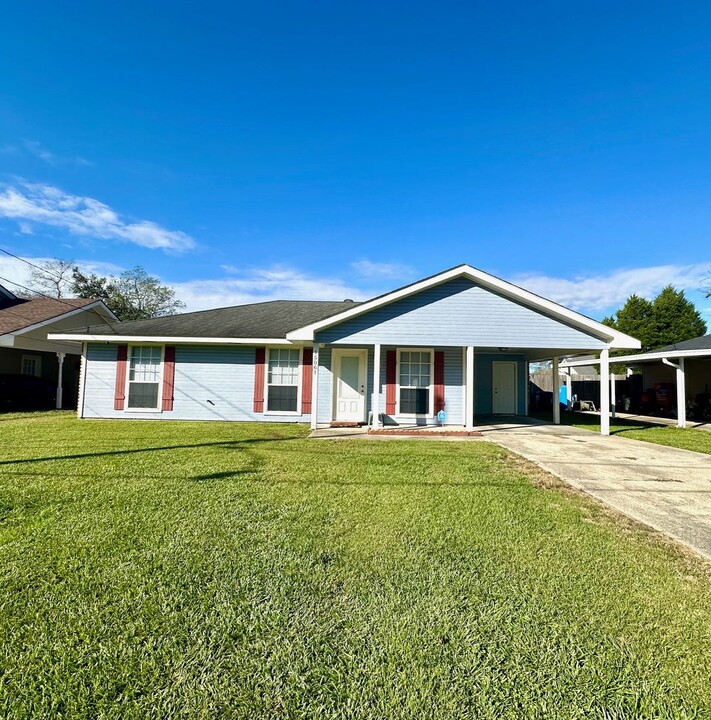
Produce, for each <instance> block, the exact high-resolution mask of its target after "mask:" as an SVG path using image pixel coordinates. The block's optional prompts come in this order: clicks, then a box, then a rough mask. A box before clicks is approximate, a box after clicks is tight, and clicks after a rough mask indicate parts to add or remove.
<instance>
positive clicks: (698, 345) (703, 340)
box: [653, 335, 711, 353]
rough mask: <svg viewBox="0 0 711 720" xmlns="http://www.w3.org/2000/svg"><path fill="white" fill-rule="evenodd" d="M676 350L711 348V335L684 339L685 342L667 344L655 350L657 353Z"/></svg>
mask: <svg viewBox="0 0 711 720" xmlns="http://www.w3.org/2000/svg"><path fill="white" fill-rule="evenodd" d="M674 350H711V335H702V336H701V337H697V338H692V339H691V340H684V341H683V342H678V343H674V344H672V345H665V346H664V347H661V348H658V349H657V350H654V351H653V352H655V353H663V352H672V351H674Z"/></svg>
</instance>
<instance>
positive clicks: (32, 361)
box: [22, 355, 42, 377]
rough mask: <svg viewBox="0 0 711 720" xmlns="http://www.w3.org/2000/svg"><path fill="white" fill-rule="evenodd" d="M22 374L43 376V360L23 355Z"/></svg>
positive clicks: (37, 356)
mask: <svg viewBox="0 0 711 720" xmlns="http://www.w3.org/2000/svg"><path fill="white" fill-rule="evenodd" d="M22 374H23V375H34V376H36V377H39V376H40V375H41V374H42V358H41V357H40V356H39V355H23V356H22Z"/></svg>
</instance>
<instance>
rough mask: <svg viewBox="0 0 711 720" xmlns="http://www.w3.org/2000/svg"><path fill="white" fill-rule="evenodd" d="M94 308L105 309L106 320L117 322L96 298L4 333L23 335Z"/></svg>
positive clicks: (101, 301) (102, 302)
mask: <svg viewBox="0 0 711 720" xmlns="http://www.w3.org/2000/svg"><path fill="white" fill-rule="evenodd" d="M95 308H101V309H102V310H106V312H107V313H108V314H109V315H110V317H109V318H107V320H111V319H113V320H115V321H116V322H118V321H119V320H118V318H117V317H116V315H114V314H113V312H111V310H110V309H109V307H108V305H106V304H105V303H104V301H103V300H97V301H96V302H93V303H89V304H88V305H82V306H81V307H78V308H75V309H74V310H69V311H67V312H65V313H62V314H61V315H55V316H54V317H51V318H48V319H47V320H42V321H41V322H37V323H34V325H28V326H27V327H23V328H20V329H19V330H13V331H12V332H9V333H5V334H6V335H24V334H25V333H28V332H32V331H33V330H38V329H39V328H42V327H45V326H47V325H51V324H52V323H54V322H57V321H59V320H64V319H66V318H69V317H72V315H77V314H79V313H80V312H84V311H85V310H93V309H95Z"/></svg>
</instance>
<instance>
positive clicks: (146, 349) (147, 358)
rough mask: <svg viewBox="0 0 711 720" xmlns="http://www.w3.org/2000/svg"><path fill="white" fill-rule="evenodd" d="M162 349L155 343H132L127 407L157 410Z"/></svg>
mask: <svg viewBox="0 0 711 720" xmlns="http://www.w3.org/2000/svg"><path fill="white" fill-rule="evenodd" d="M161 359H162V349H161V348H160V347H156V346H155V345H133V346H131V354H130V357H129V365H128V408H129V409H130V410H157V409H158V398H159V397H160V370H161V367H160V366H161Z"/></svg>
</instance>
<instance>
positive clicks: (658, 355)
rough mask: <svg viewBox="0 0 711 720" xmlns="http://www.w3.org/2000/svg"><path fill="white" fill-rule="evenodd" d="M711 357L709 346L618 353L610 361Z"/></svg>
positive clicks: (575, 362)
mask: <svg viewBox="0 0 711 720" xmlns="http://www.w3.org/2000/svg"><path fill="white" fill-rule="evenodd" d="M704 356H709V357H711V348H709V349H706V350H671V351H668V352H648V353H639V354H638V355H619V356H618V357H615V356H612V357H611V358H610V362H611V363H620V362H626V363H630V364H633V363H634V362H635V361H636V362H648V361H654V360H661V359H662V358H674V357H682V358H684V357H704ZM599 362H600V358H592V359H589V360H563V361H562V362H561V363H560V367H577V366H582V365H597V364H598V363H599Z"/></svg>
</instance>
